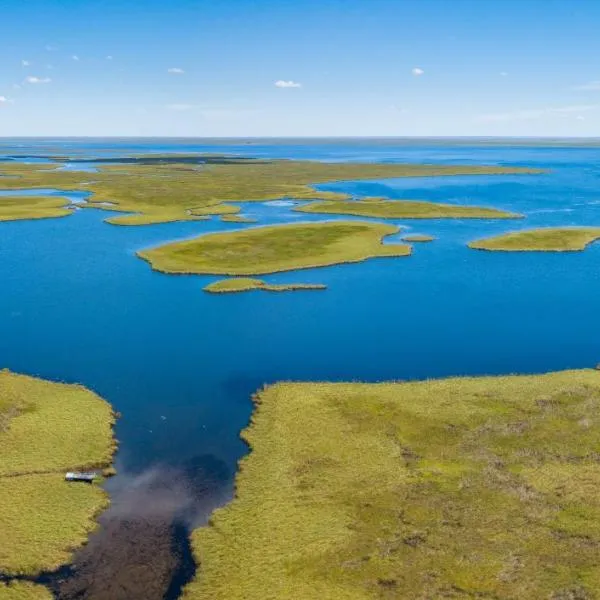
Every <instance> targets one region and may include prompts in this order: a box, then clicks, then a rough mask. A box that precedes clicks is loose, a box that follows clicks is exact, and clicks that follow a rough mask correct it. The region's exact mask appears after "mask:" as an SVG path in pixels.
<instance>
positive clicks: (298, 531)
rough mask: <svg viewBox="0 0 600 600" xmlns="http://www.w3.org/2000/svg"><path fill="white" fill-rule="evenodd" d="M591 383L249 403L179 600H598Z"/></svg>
mask: <svg viewBox="0 0 600 600" xmlns="http://www.w3.org/2000/svg"><path fill="white" fill-rule="evenodd" d="M599 410H600V372H598V371H594V370H582V371H565V372H559V373H552V374H548V375H539V376H507V377H480V378H459V379H446V380H438V381H424V382H410V383H388V384H319V383H307V384H295V383H283V384H278V385H275V386H272V387H269V388H267V389H266V390H264V391H262V392H261V393H260V394H259V395H258V396H257V398H256V411H255V414H254V416H253V419H252V425H251V426H250V428H249V429H248V430H246V432H245V433H244V437H245V439H246V440H247V441H248V443H249V444H250V446H251V448H252V451H251V453H250V454H249V456H248V457H247V458H245V459H244V460H243V461H242V465H241V470H240V473H239V474H238V477H237V497H236V499H235V500H234V501H233V502H232V503H231V504H230V505H228V506H226V507H224V508H222V509H220V510H218V511H217V512H216V513H215V514H214V516H213V518H212V522H211V525H210V526H208V527H205V528H200V529H197V530H196V531H195V532H194V534H193V545H194V548H195V553H196V557H197V560H198V562H199V564H200V565H201V567H200V570H199V572H198V574H197V578H196V580H195V581H194V582H193V583H192V584H190V585H189V586H188V587H187V589H186V591H185V593H184V598H185V599H186V600H204V599H206V600H209V599H210V600H254V599H256V600H263V599H264V598H277V599H278V600H288V599H289V600H297V599H298V598H302V600H370V599H373V600H374V599H381V598H406V599H411V600H412V599H415V598H490V599H491V598H503V599H514V600H517V599H521V598H545V599H553V600H558V599H567V598H582V599H583V598H585V599H593V598H598V590H599V589H600V569H599V568H598V556H599V555H600V554H599V553H600V527H599V525H598V524H599V523H600V495H599V494H598V490H599V489H600V463H599V462H598V454H597V453H598V447H599V445H600V420H599V419H598V414H599Z"/></svg>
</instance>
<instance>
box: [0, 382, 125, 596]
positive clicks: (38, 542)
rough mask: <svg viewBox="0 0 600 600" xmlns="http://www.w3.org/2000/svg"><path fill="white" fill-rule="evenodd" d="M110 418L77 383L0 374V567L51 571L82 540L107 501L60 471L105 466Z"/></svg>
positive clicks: (108, 454) (102, 405) (99, 492)
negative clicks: (65, 479) (69, 481)
mask: <svg viewBox="0 0 600 600" xmlns="http://www.w3.org/2000/svg"><path fill="white" fill-rule="evenodd" d="M113 422H114V416H113V412H112V410H111V407H110V405H109V404H108V403H106V402H105V401H104V400H102V399H101V398H99V397H98V396H96V395H95V394H94V393H92V392H90V391H89V390H87V389H86V388H84V387H82V386H79V385H66V384H62V383H53V382H49V381H43V380H41V379H36V378H33V377H27V376H24V375H16V374H14V373H11V372H9V371H0V506H2V510H1V511H0V539H1V540H2V543H1V544H0V572H2V573H9V574H15V573H16V574H35V573H39V572H40V571H42V570H50V569H53V568H55V567H57V566H59V565H61V564H63V563H65V562H67V561H68V560H69V557H70V555H71V551H72V550H73V549H74V548H76V547H77V546H79V545H80V544H82V543H84V542H85V540H86V538H87V535H88V533H89V532H90V530H92V529H93V528H94V527H95V520H94V519H95V516H96V515H97V513H98V512H99V511H100V510H102V509H103V508H104V507H105V506H106V505H107V503H108V498H107V495H106V493H105V492H104V490H102V489H101V488H100V487H99V486H96V485H85V484H83V485H82V484H68V483H66V482H65V481H64V473H65V471H68V470H77V469H86V468H96V467H97V468H102V467H104V466H107V465H109V464H110V462H111V460H112V455H113V453H114V451H115V442H114V439H113V435H112V424H113ZM4 592H6V593H8V592H7V590H6V589H5V590H2V588H0V594H1V593H4ZM11 593H13V595H14V594H15V593H17V592H15V591H14V590H12V591H11ZM23 593H25V592H24V591H23ZM14 597H16V598H18V596H14Z"/></svg>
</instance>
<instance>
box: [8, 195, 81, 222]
mask: <svg viewBox="0 0 600 600" xmlns="http://www.w3.org/2000/svg"><path fill="white" fill-rule="evenodd" d="M69 204H70V203H69V201H68V200H66V199H65V198H56V197H53V196H0V221H22V220H26V219H49V218H52V217H66V216H68V215H71V214H73V211H72V209H70V208H67V207H68V206H69Z"/></svg>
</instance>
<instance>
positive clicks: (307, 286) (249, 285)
mask: <svg viewBox="0 0 600 600" xmlns="http://www.w3.org/2000/svg"><path fill="white" fill-rule="evenodd" d="M324 289H327V286H326V285H322V284H316V283H278V284H274V283H266V282H265V281H263V280H262V279H252V278H250V277H236V278H235V279H222V280H221V281H215V282H214V283H209V284H208V285H207V286H206V287H205V288H204V291H205V292H211V293H213V294H227V293H232V292H249V291H251V290H263V291H265V292H293V291H297V290H324Z"/></svg>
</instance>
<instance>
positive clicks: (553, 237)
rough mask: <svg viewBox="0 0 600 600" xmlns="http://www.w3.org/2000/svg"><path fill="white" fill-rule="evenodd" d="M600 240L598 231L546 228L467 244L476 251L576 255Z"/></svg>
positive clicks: (596, 229)
mask: <svg viewBox="0 0 600 600" xmlns="http://www.w3.org/2000/svg"><path fill="white" fill-rule="evenodd" d="M599 238H600V227H547V228H542V229H526V230H525V231H515V232H511V233H505V234H502V235H498V236H495V237H491V238H486V239H483V240H476V241H474V242H469V248H474V249H475V250H496V251H503V252H531V251H537V252H540V251H541V252H575V251H578V250H585V248H586V247H587V246H589V245H590V244H591V243H592V242H595V241H596V240H597V239H599Z"/></svg>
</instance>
